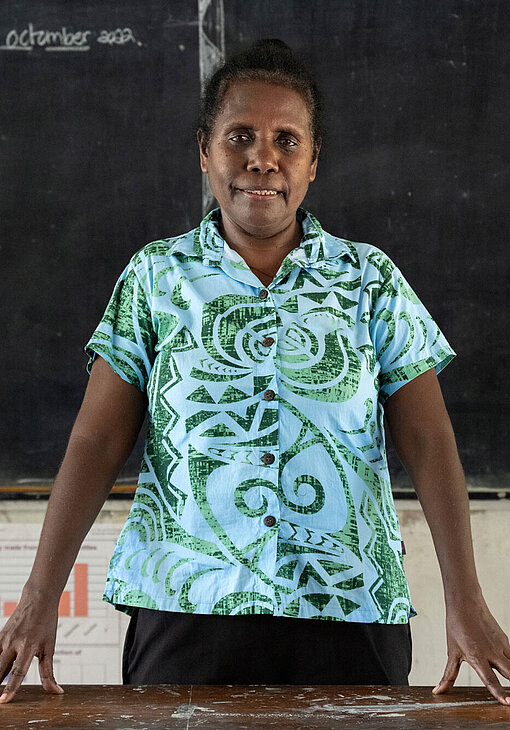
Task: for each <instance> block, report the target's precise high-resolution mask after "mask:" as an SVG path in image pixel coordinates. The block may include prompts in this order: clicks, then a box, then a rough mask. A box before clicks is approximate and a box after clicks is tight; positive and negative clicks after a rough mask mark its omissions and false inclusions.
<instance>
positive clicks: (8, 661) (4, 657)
mask: <svg viewBox="0 0 510 730" xmlns="http://www.w3.org/2000/svg"><path fill="white" fill-rule="evenodd" d="M15 659H16V653H15V652H14V651H13V652H11V653H10V654H6V653H5V652H2V653H1V654H0V684H1V683H2V682H3V681H4V679H5V678H6V677H7V675H8V674H9V672H10V670H11V666H12V664H13V662H14V660H15Z"/></svg>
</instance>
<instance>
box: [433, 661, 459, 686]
mask: <svg viewBox="0 0 510 730" xmlns="http://www.w3.org/2000/svg"><path fill="white" fill-rule="evenodd" d="M461 664H462V659H461V658H460V657H456V656H449V657H448V661H447V662H446V667H445V670H444V674H443V676H442V678H441V681H440V682H439V683H438V684H436V686H435V687H434V689H433V690H432V693H433V694H435V695H438V694H442V693H443V692H449V691H450V690H451V688H452V687H453V685H454V684H455V680H456V679H457V676H458V674H459V669H460V665H461Z"/></svg>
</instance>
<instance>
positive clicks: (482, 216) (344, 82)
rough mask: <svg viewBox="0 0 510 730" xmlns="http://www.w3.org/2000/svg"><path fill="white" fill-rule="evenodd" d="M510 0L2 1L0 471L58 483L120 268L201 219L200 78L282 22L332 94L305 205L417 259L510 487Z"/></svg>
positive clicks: (411, 274) (474, 429) (492, 478)
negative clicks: (90, 348) (92, 340)
mask: <svg viewBox="0 0 510 730" xmlns="http://www.w3.org/2000/svg"><path fill="white" fill-rule="evenodd" d="M509 11H510V6H509V4H508V2H505V1H504V0H502V1H501V2H498V1H497V0H455V1H453V0H442V2H440V3H434V2H430V0H406V2H403V1H399V0H379V2H375V1H374V2H367V0H345V1H342V2H326V1H325V0H322V1H321V0H306V1H305V0H296V1H294V2H292V1H291V0H281V1H277V0H258V1H257V2H256V3H246V2H242V1H241V0H225V2H223V1H222V0H198V2H192V1H191V0H189V1H187V0H172V2H170V3H169V2H167V1H164V0H159V1H156V0H146V2H143V3H139V2H134V1H132V0H126V1H125V2H122V3H118V2H105V0H101V1H99V0H89V2H83V3H82V2H73V1H66V2H64V1H63V0H61V1H60V2H59V1H57V0H47V1H46V2H44V3H41V2H38V1H37V0H24V1H23V2H19V0H18V1H14V0H4V2H2V3H1V4H0V64H1V67H2V74H1V79H2V81H1V84H2V94H1V104H0V135H1V138H0V144H1V147H0V149H1V165H0V175H1V178H2V181H1V187H0V211H1V227H2V228H1V242H2V243H1V245H2V259H1V260H2V290H1V295H0V306H1V310H0V314H1V321H2V324H3V347H2V355H3V356H2V377H1V381H0V399H1V419H0V429H1V432H0V482H1V483H3V484H8V485H15V484H22V483H29V484H35V483H38V482H40V481H50V480H51V479H52V477H53V476H54V474H55V472H56V470H57V468H58V464H59V461H60V460H61V458H62V456H63V452H64V449H65V444H66V440H67V437H68V434H69V431H70V429H71V427H72V423H73V420H74V418H75V415H76V412H77V410H78V408H79V404H80V401H81V398H82V395H83V391H84V388H85V385H86V379H87V376H86V373H85V370H84V366H85V356H84V353H83V346H84V344H85V342H86V341H87V340H88V338H89V336H90V334H91V332H92V331H93V329H94V328H95V326H96V324H97V322H98V320H99V318H100V316H101V315H102V313H103V310H104V307H105V305H106V302H107V300H108V298H109V296H110V293H111V290H112V288H113V285H114V283H115V281H116V279H117V276H118V275H119V274H120V272H121V270H122V269H123V268H124V266H125V264H126V263H127V261H128V259H129V258H130V256H131V255H132V253H134V251H136V250H137V249H138V248H140V247H141V246H142V245H143V244H145V243H146V242H148V241H150V240H154V239H155V238H159V237H166V236H172V235H176V234H179V233H182V232H184V231H187V230H189V229H191V228H192V227H194V226H195V225H196V224H197V223H198V222H199V221H200V219H201V216H202V211H203V206H204V203H205V198H204V195H203V192H202V179H201V173H200V169H199V165H198V153H197V149H196V143H195V140H194V121H195V117H196V111H197V102H198V97H199V94H200V84H201V78H203V77H204V74H205V73H206V72H207V71H208V70H211V69H212V68H213V67H214V63H215V62H216V61H217V59H218V58H221V55H222V53H223V52H224V51H226V52H227V53H229V52H231V51H233V50H236V49H237V48H239V47H240V46H241V45H242V44H243V43H245V42H247V41H251V40H253V39H255V38H259V37H280V38H282V40H284V41H286V42H287V43H289V44H290V45H291V46H292V47H293V48H294V49H295V50H297V51H299V52H301V53H302V55H303V56H304V57H305V58H306V59H307V60H308V62H309V63H310V65H311V67H312V68H313V69H314V71H315V73H316V76H317V77H318V79H319V82H320V84H321V86H322V88H323V91H324V95H325V99H326V107H327V111H328V115H327V120H326V139H325V142H324V145H323V148H322V151H321V158H320V163H319V171H318V177H317V180H316V181H315V182H314V183H313V184H312V186H311V187H310V191H309V194H308V196H307V199H306V200H305V207H308V208H309V209H310V210H312V211H313V212H314V213H315V214H316V215H317V216H318V218H319V220H320V221H321V222H322V224H323V226H324V228H326V230H328V231H330V232H331V233H334V234H336V235H340V236H343V237H345V238H350V239H352V240H358V241H368V242H370V243H374V244H375V245H377V246H379V247H380V248H382V249H383V250H384V251H386V252H387V253H388V254H389V255H390V256H391V258H392V259H393V260H394V261H395V262H396V263H397V265H398V266H399V267H400V268H401V269H402V270H403V272H404V274H405V275H406V277H407V278H408V280H409V281H410V282H411V283H412V285H413V287H414V289H415V290H416V291H417V293H418V295H419V296H420V298H421V299H422V301H423V302H424V303H425V305H426V306H427V308H428V309H429V311H430V312H431V313H432V315H433V316H434V318H435V319H436V321H437V322H438V323H439V325H440V327H441V328H442V330H443V332H444V333H445V335H446V336H447V338H448V339H449V341H450V343H451V344H452V346H453V347H454V349H455V350H456V351H457V353H458V357H457V358H456V359H455V360H454V361H453V363H452V364H451V365H450V366H449V367H448V368H447V369H446V370H445V371H444V373H443V374H442V375H441V376H440V381H441V383H442V387H443V391H444V394H445V400H446V402H447V406H448V409H449V412H450V415H451V418H452V422H453V424H454V428H455V431H456V435H457V441H458V446H459V452H460V455H461V459H462V462H463V464H464V468H465V471H466V475H467V479H468V483H469V485H470V487H471V488H472V489H473V490H474V489H476V488H484V489H488V490H493V491H495V492H496V491H501V490H502V489H504V488H506V487H508V486H509V480H508V476H509V471H510V468H509V462H508V453H509V449H508V441H509V437H510V429H509V421H510V415H509V408H508V405H509V400H510V397H509V388H508V385H507V377H506V368H507V363H508V360H509V346H508V336H507V332H508V327H509V321H508V301H509V294H510V290H509V273H510V272H509V247H508V245H507V241H508V219H509V215H508V204H507V201H506V195H507V189H508V177H509V171H510V165H509V160H508V147H509V143H508V124H507V120H508V117H509V111H510V109H509V107H510V93H509V89H508V86H509V74H508V61H507V58H508V51H509V48H510V23H509V22H508V21H509V15H510V13H509ZM138 460H139V450H138V451H137V452H136V453H135V454H134V455H133V456H132V457H131V459H130V460H129V461H128V463H127V465H126V467H125V469H124V471H123V477H135V476H136V473H137V467H138ZM391 463H392V471H393V476H394V484H395V485H397V486H398V485H399V484H405V483H406V482H407V481H408V480H407V477H406V476H405V474H404V472H403V470H402V468H401V467H400V466H399V464H398V462H397V461H396V459H395V457H394V456H392V458H391Z"/></svg>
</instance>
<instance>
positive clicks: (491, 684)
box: [466, 660, 510, 705]
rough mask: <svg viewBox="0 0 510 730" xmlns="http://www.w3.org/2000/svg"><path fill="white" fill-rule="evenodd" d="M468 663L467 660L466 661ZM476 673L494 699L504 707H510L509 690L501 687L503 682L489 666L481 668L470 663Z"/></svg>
mask: <svg viewBox="0 0 510 730" xmlns="http://www.w3.org/2000/svg"><path fill="white" fill-rule="evenodd" d="M466 661H467V660H466ZM469 663H470V664H471V666H472V667H473V669H474V670H475V672H476V673H477V674H478V676H479V677H480V679H481V680H482V682H483V683H484V685H485V686H486V687H487V689H488V690H489V692H490V693H491V695H492V696H493V697H494V699H496V700H498V702H501V704H502V705H510V696H509V695H510V692H509V690H508V688H506V689H505V687H502V686H501V682H500V681H499V679H498V678H497V677H496V675H495V674H494V671H493V670H492V668H491V666H490V665H489V664H486V665H485V664H484V665H482V666H480V665H479V664H477V663H476V662H473V663H471V662H469Z"/></svg>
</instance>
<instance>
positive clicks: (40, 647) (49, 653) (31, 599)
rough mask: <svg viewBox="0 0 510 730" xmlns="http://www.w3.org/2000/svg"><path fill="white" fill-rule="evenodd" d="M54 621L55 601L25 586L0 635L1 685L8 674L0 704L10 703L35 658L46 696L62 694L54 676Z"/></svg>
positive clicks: (56, 609) (55, 623) (55, 617)
mask: <svg viewBox="0 0 510 730" xmlns="http://www.w3.org/2000/svg"><path fill="white" fill-rule="evenodd" d="M57 621H58V601H57V602H56V603H55V601H54V600H49V599H48V597H47V596H44V595H42V594H40V593H39V594H38V593H37V592H33V591H31V590H30V589H29V588H28V587H27V586H25V588H24V590H23V594H22V596H21V599H20V601H19V603H18V605H17V606H16V608H15V610H14V613H13V614H12V616H11V617H10V618H9V619H8V620H7V623H6V624H5V626H4V627H3V629H2V631H0V682H3V681H4V679H5V677H6V676H7V675H8V674H9V672H10V676H9V680H8V682H7V684H6V686H5V688H4V691H3V694H2V696H1V697H0V703H2V704H5V703H6V702H10V700H12V698H13V697H14V695H15V694H16V692H17V691H18V689H19V686H20V685H21V683H22V682H23V679H24V677H25V676H26V674H27V672H28V670H29V668H30V665H31V663H32V659H33V658H34V657H35V656H36V657H37V658H38V659H39V675H40V677H41V682H42V686H43V688H44V689H45V690H46V692H52V693H54V694H62V693H63V691H64V690H63V689H62V687H60V685H58V684H57V682H56V680H55V677H54V676H53V652H54V650H55V639H56V635H57Z"/></svg>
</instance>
